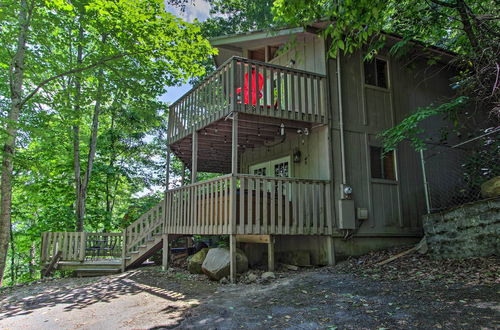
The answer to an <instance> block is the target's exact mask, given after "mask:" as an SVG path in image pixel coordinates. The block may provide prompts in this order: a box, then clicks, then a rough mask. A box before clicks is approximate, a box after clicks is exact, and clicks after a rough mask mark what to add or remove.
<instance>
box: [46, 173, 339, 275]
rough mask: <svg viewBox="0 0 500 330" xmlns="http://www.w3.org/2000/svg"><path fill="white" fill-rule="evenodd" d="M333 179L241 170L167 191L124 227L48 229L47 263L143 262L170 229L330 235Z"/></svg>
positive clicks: (94, 266)
mask: <svg viewBox="0 0 500 330" xmlns="http://www.w3.org/2000/svg"><path fill="white" fill-rule="evenodd" d="M330 213H331V198H330V183H329V181H324V180H307V179H294V178H272V177H261V176H254V175H246V174H238V175H224V176H221V177H218V178H215V179H212V180H208V181H202V182H197V183H195V184H191V185H187V186H184V187H180V188H177V189H173V190H170V191H168V192H167V193H166V200H164V201H161V202H160V203H158V204H157V205H156V206H155V207H153V208H152V209H151V210H149V211H148V212H147V213H145V214H144V215H143V216H141V217H140V218H139V219H137V220H136V221H135V222H133V223H132V224H131V225H129V226H128V227H127V228H126V229H125V230H124V231H123V232H121V233H83V232H80V233H78V232H73V233H70V232H51V233H43V234H42V251H41V263H42V265H44V266H46V265H49V264H50V262H51V261H52V259H53V258H54V257H55V256H60V258H59V259H58V260H57V262H56V264H55V267H56V269H61V270H75V271H76V272H77V274H78V275H80V276H86V275H89V274H92V275H97V274H104V273H112V272H118V271H122V270H124V269H126V268H127V267H132V266H137V265H140V264H141V263H142V262H143V261H144V260H146V259H147V258H149V257H150V256H151V255H152V254H153V253H155V252H156V251H158V250H160V249H161V248H163V247H164V244H165V243H164V242H165V240H164V239H165V237H166V235H170V236H171V237H179V236H183V235H193V234H201V235H225V234H228V235H233V236H234V235H240V236H241V237H243V236H244V235H247V236H248V235H254V236H255V235H268V236H269V235H329V234H331V233H332V230H333V223H332V222H331V219H332V217H331V214H330Z"/></svg>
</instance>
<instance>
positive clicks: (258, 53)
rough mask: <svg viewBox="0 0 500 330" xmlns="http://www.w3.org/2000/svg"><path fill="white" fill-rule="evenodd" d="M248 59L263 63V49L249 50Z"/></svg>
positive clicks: (264, 54)
mask: <svg viewBox="0 0 500 330" xmlns="http://www.w3.org/2000/svg"><path fill="white" fill-rule="evenodd" d="M248 58H249V59H251V60H256V61H261V62H265V61H266V50H265V48H258V49H253V50H249V51H248Z"/></svg>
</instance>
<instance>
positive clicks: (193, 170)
mask: <svg viewBox="0 0 500 330" xmlns="http://www.w3.org/2000/svg"><path fill="white" fill-rule="evenodd" d="M192 143H193V145H192V148H193V150H192V155H191V183H196V180H197V176H198V132H197V131H194V132H193V139H192Z"/></svg>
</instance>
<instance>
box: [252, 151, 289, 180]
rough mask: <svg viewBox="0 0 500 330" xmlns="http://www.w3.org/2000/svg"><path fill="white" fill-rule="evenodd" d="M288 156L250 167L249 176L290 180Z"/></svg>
mask: <svg viewBox="0 0 500 330" xmlns="http://www.w3.org/2000/svg"><path fill="white" fill-rule="evenodd" d="M290 164H291V163H290V156H286V157H281V158H278V159H273V160H270V161H267V162H262V163H258V164H254V165H251V166H250V171H249V172H250V174H253V175H261V176H271V177H279V178H290V177H291V167H290Z"/></svg>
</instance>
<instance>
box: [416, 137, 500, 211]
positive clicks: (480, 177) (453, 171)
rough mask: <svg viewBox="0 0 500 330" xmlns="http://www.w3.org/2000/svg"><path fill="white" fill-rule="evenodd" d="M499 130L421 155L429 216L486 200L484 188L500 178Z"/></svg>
mask: <svg viewBox="0 0 500 330" xmlns="http://www.w3.org/2000/svg"><path fill="white" fill-rule="evenodd" d="M499 138H500V127H497V128H495V129H491V130H490V131H488V132H486V133H485V134H483V135H481V136H478V137H476V138H473V139H469V140H467V141H465V142H461V143H458V144H456V145H453V146H446V145H431V146H429V147H428V148H427V150H425V151H421V153H420V156H421V161H422V169H423V174H424V184H425V188H426V189H425V191H426V202H427V211H428V213H434V212H439V211H443V210H446V209H449V208H452V207H454V206H458V205H461V204H465V203H469V202H474V201H478V200H481V199H483V198H484V197H483V196H482V195H481V185H482V184H483V183H484V182H486V181H488V180H490V179H492V178H494V177H496V176H499V175H500V139H499Z"/></svg>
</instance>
